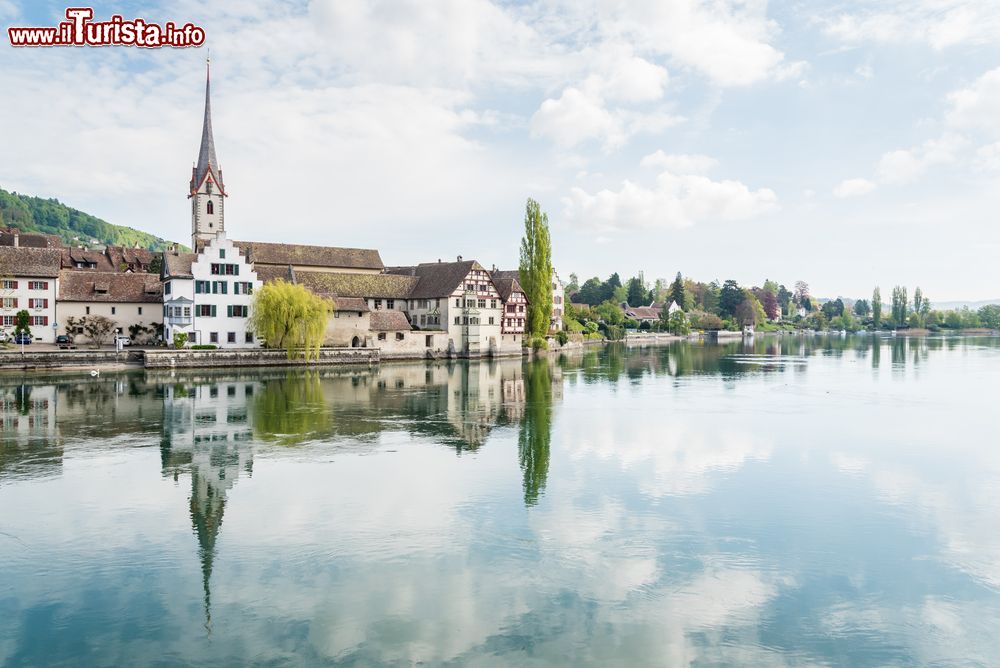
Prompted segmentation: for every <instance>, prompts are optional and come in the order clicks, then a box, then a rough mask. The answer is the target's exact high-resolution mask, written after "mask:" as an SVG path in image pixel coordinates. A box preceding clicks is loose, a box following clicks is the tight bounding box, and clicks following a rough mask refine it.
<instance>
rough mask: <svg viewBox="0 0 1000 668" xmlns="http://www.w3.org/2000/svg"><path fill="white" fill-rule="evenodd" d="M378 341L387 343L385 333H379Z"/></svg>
mask: <svg viewBox="0 0 1000 668" xmlns="http://www.w3.org/2000/svg"><path fill="white" fill-rule="evenodd" d="M378 340H379V341H385V332H379V333H378Z"/></svg>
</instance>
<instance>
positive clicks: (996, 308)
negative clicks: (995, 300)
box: [976, 304, 1000, 329]
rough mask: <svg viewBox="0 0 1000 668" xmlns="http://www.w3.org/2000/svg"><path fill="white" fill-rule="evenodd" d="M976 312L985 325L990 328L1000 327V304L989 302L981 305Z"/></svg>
mask: <svg viewBox="0 0 1000 668" xmlns="http://www.w3.org/2000/svg"><path fill="white" fill-rule="evenodd" d="M976 314H977V315H978V316H979V322H980V323H981V324H982V326H983V327H989V328H990V329H1000V304H987V305H986V306H981V307H980V308H979V310H978V311H976Z"/></svg>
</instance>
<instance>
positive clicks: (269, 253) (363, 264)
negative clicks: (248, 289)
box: [233, 241, 385, 271]
mask: <svg viewBox="0 0 1000 668" xmlns="http://www.w3.org/2000/svg"><path fill="white" fill-rule="evenodd" d="M233 244H235V245H236V246H237V247H238V248H239V249H240V251H241V252H242V253H243V254H244V255H245V256H246V257H247V260H249V261H250V262H253V263H254V264H280V265H286V266H287V265H296V266H304V267H330V268H335V269H372V270H376V271H382V269H383V268H384V266H385V265H383V264H382V258H381V257H380V256H379V254H378V251H377V250H374V249H371V248H340V247H337V246H307V245H304V244H276V243H267V242H262V241H234V242H233Z"/></svg>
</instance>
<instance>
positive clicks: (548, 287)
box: [518, 197, 553, 339]
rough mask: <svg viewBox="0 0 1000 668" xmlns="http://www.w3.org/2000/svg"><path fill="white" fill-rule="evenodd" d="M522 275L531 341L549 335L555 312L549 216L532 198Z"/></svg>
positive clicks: (526, 214) (527, 210)
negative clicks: (553, 306) (553, 312)
mask: <svg viewBox="0 0 1000 668" xmlns="http://www.w3.org/2000/svg"><path fill="white" fill-rule="evenodd" d="M518 273H519V279H520V282H521V287H522V288H524V293H525V296H527V298H528V322H527V327H526V333H527V334H528V338H529V339H530V338H535V337H544V336H545V335H546V334H548V332H549V318H550V317H551V313H552V275H553V274H552V241H551V239H550V237H549V217H548V215H547V214H545V213H543V212H542V209H541V207H540V206H539V205H538V202H536V201H535V200H533V199H531V198H530V197H529V198H528V204H527V206H526V207H525V212H524V236H523V237H522V238H521V264H520V266H519V267H518Z"/></svg>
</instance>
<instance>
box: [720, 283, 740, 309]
mask: <svg viewBox="0 0 1000 668" xmlns="http://www.w3.org/2000/svg"><path fill="white" fill-rule="evenodd" d="M743 299H744V294H743V290H742V289H741V288H740V285H739V283H737V282H736V281H734V280H732V279H729V280H728V281H726V282H725V283H723V284H722V289H721V290H720V291H719V311H720V313H721V314H722V315H723V316H729V317H733V316H735V315H736V307H737V306H739V305H740V304H742V303H743Z"/></svg>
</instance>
